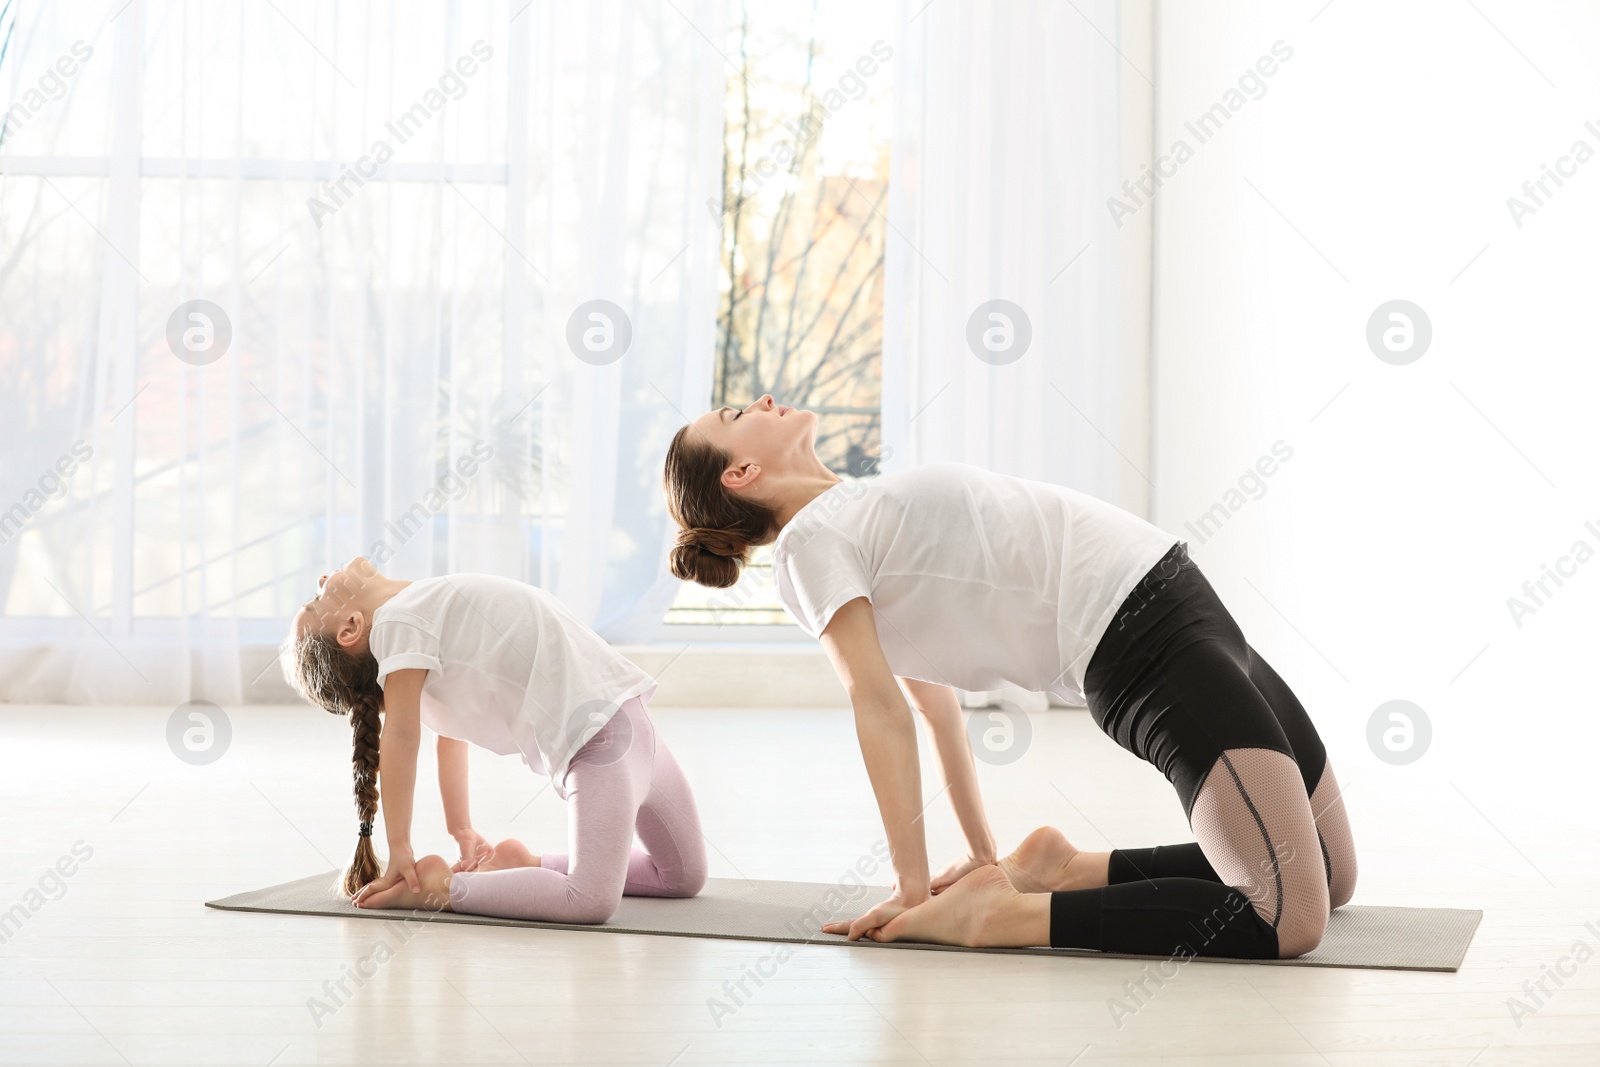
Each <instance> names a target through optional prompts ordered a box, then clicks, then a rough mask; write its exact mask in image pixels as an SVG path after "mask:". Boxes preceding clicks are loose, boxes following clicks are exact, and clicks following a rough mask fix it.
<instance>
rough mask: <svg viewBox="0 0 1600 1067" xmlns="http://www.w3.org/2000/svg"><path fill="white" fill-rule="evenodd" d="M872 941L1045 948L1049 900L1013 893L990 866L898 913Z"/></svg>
mask: <svg viewBox="0 0 1600 1067" xmlns="http://www.w3.org/2000/svg"><path fill="white" fill-rule="evenodd" d="M872 939H873V940H874V941H928V942H931V943H933V944H936V945H964V946H966V947H968V948H985V947H1010V948H1017V947H1022V946H1028V945H1048V944H1049V943H1050V897H1049V896H1048V895H1047V894H1044V893H1035V894H1030V895H1023V894H1021V893H1018V892H1017V890H1016V889H1015V888H1014V887H1013V886H1012V884H1011V882H1010V881H1009V880H1008V879H1007V878H1006V875H1005V873H1004V872H1003V871H1002V870H1001V869H1000V868H999V867H997V866H995V865H993V864H989V865H986V866H983V867H979V868H978V869H977V870H975V871H973V872H971V873H970V874H968V875H966V876H965V877H963V878H962V879H961V880H960V881H959V882H956V883H955V884H954V885H952V886H950V887H948V888H947V889H945V891H944V892H942V893H940V894H939V895H938V896H936V897H929V898H928V899H927V900H926V901H924V902H923V903H921V904H918V905H917V906H916V907H914V908H912V909H910V910H909V911H904V912H901V913H900V914H899V915H897V916H896V917H895V918H894V919H893V920H891V921H890V922H889V923H888V925H886V926H884V927H883V928H882V929H880V930H878V931H877V932H876V933H875V934H873V935H872Z"/></svg>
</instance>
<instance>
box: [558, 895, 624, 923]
mask: <svg viewBox="0 0 1600 1067" xmlns="http://www.w3.org/2000/svg"><path fill="white" fill-rule="evenodd" d="M621 904H622V897H621V896H618V897H617V898H616V899H614V900H613V899H610V898H606V897H598V898H597V897H590V898H588V899H585V900H581V901H579V902H578V903H577V904H576V905H574V906H573V907H572V908H571V910H569V911H568V913H567V919H566V921H567V922H570V923H582V924H585V925H597V924H599V923H603V922H605V921H606V920H607V919H609V918H611V916H613V915H615V914H616V913H617V908H618V907H619V906H621Z"/></svg>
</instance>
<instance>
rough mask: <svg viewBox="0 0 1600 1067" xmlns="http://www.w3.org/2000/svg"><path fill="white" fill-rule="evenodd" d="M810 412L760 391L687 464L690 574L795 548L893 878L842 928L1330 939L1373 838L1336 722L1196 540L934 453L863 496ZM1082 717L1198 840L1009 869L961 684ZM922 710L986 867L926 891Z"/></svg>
mask: <svg viewBox="0 0 1600 1067" xmlns="http://www.w3.org/2000/svg"><path fill="white" fill-rule="evenodd" d="M816 426H817V421H816V416H815V415H814V414H812V413H811V412H807V411H799V410H794V409H790V408H786V407H783V406H781V405H777V404H774V403H773V400H772V397H770V396H763V397H762V398H761V399H760V400H758V401H756V402H755V403H753V404H751V405H750V406H749V407H747V408H744V409H742V410H740V409H734V408H721V409H719V410H716V411H711V412H708V413H707V414H705V415H703V416H701V417H700V418H699V419H696V420H695V421H694V422H693V423H692V424H690V425H688V426H685V427H683V428H682V429H681V430H679V431H678V434H677V436H676V437H674V438H673V441H672V444H671V447H670V448H669V449H668V451H667V460H666V471H665V489H666V494H667V503H668V508H669V510H670V511H671V513H672V516H673V517H674V518H675V519H676V520H677V522H678V524H679V526H681V527H682V529H681V530H680V532H679V534H678V540H677V546H676V547H675V548H674V549H673V552H672V571H673V573H674V574H676V575H678V576H679V577H680V578H690V579H693V580H695V581H698V582H700V583H701V584H702V585H708V586H713V587H724V586H729V585H732V584H733V583H734V581H735V580H736V579H737V578H738V575H739V569H740V567H741V565H742V564H743V562H744V560H745V554H746V551H747V550H748V549H749V547H750V546H751V545H759V544H766V543H769V542H775V543H774V545H773V574H774V580H775V582H776V585H777V591H778V595H779V597H780V599H781V600H782V601H783V603H784V605H785V607H787V608H788V610H789V612H790V614H792V615H793V616H794V618H795V620H796V621H797V622H798V623H799V624H800V626H801V627H802V628H804V629H805V630H806V631H807V632H808V633H810V634H812V635H813V636H815V637H817V638H819V639H820V640H821V642H822V646H823V648H824V649H825V650H826V651H827V653H828V656H829V658H830V659H831V660H832V662H833V665H834V669H835V670H836V671H837V672H838V674H839V677H840V680H841V681H843V682H844V685H845V688H846V690H847V691H848V693H849V695H850V702H851V705H852V706H853V708H854V710H855V721H856V733H857V736H858V739H859V741H860V745H861V752H862V755H863V757H864V758H865V760H866V765H867V773H868V777H869V778H870V779H871V781H872V788H873V791H874V793H875V794H876V796H877V799H878V808H879V811H880V812H881V814H882V816H883V824H884V830H885V833H886V835H887V838H888V843H889V848H890V852H891V855H892V857H893V863H894V869H895V874H896V878H897V881H896V887H895V889H894V892H893V895H892V896H891V897H890V898H889V899H888V900H887V901H885V902H884V903H882V904H880V905H878V906H877V907H875V908H873V909H872V910H870V911H869V912H867V913H866V914H865V915H862V916H860V917H859V918H857V919H855V920H854V921H851V922H839V923H832V924H829V925H827V926H824V927H823V929H824V930H826V931H828V932H830V933H848V934H849V936H850V938H851V939H852V940H853V939H856V938H859V937H862V936H869V937H871V938H873V939H874V940H879V941H894V940H914V941H934V942H940V943H945V944H960V945H973V946H979V945H984V946H989V945H996V946H998V945H1010V946H1020V945H1051V946H1055V947H1063V948H1065V947H1072V948H1090V949H1099V950H1102V951H1114V952H1130V953H1141V954H1150V955H1166V954H1169V953H1180V954H1184V955H1190V954H1198V955H1209V956H1231V957H1239V958H1248V959H1280V958H1289V957H1293V956H1298V955H1301V954H1302V953H1305V952H1308V951H1310V950H1311V949H1313V948H1315V947H1316V946H1317V944H1318V943H1319V942H1320V941H1321V939H1322V934H1323V930H1324V928H1325V927H1326V925H1327V921H1328V912H1329V909H1330V908H1332V907H1338V906H1339V905H1341V904H1343V903H1344V902H1345V901H1347V900H1349V899H1350V894H1351V892H1352V891H1353V890H1354V887H1355V879H1356V860H1355V846H1354V843H1353V841H1352V839H1351V836H1350V827H1349V824H1348V822H1347V820H1346V817H1345V811H1344V805H1343V801H1342V800H1341V798H1340V794H1339V786H1338V783H1337V782H1336V781H1335V780H1334V776H1333V769H1332V767H1331V766H1330V765H1329V763H1328V760H1327V755H1326V752H1325V750H1324V748H1323V745H1322V742H1321V740H1320V738H1319V737H1318V736H1317V731H1316V728H1315V727H1314V726H1313V724H1312V722H1311V720H1310V718H1309V717H1307V715H1306V712H1305V709H1304V708H1302V707H1301V706H1300V702H1299V701H1298V700H1296V699H1295V696H1294V694H1293V693H1292V692H1290V690H1289V687H1288V686H1287V685H1285V684H1284V682H1283V680H1282V679H1281V678H1279V677H1278V675H1277V674H1276V673H1275V672H1274V671H1273V669H1272V668H1271V667H1270V666H1268V665H1267V662H1266V661H1265V660H1264V659H1262V658H1261V656H1260V655H1259V654H1258V653H1256V652H1255V650H1254V649H1252V648H1251V647H1250V645H1249V644H1248V643H1247V642H1246V641H1245V639H1244V635H1243V634H1242V633H1241V632H1240V630H1239V627H1238V625H1237V624H1236V623H1235V622H1234V620H1233V618H1232V617H1231V616H1230V615H1229V614H1228V611H1227V609H1226V608H1224V607H1223V605H1222V602H1221V601H1220V600H1218V598H1217V594H1216V592H1215V591H1214V590H1213V589H1212V588H1211V585H1210V583H1209V582H1207V581H1206V579H1205V577H1204V576H1203V575H1201V573H1200V570H1199V568H1198V567H1196V566H1195V564H1194V562H1193V561H1192V560H1190V559H1189V557H1188V555H1187V552H1186V546H1185V545H1184V544H1183V543H1182V542H1180V541H1177V539H1175V538H1173V537H1171V536H1169V535H1167V534H1166V533H1163V532H1162V531H1161V530H1159V529H1157V528H1156V527H1155V526H1152V525H1151V524H1150V523H1148V522H1145V521H1144V520H1142V519H1140V518H1138V517H1137V516H1135V515H1132V514H1130V513H1128V512H1126V511H1123V510H1121V509H1119V508H1116V507H1114V506H1112V505H1110V504H1107V503H1105V502H1103V501H1100V500H1097V499H1095V498H1093V497H1090V496H1087V495H1085V494H1083V493H1079V492H1076V491H1074V490H1071V489H1066V488H1062V487H1060V486H1055V485H1047V484H1044V483H1042V482H1034V481H1026V480H1023V479H1020V478H1013V477H1009V476H1006V475H999V474H992V473H989V472H987V471H984V470H981V469H979V468H976V467H971V466H966V465H964V464H956V463H937V464H929V465H927V466H922V467H916V468H913V469H910V470H904V471H897V472H894V473H891V474H884V475H880V476H879V477H877V478H875V479H873V480H871V481H869V482H860V483H846V482H843V481H841V480H840V479H839V478H838V477H836V476H835V475H834V474H833V473H832V472H831V471H829V470H828V469H827V467H826V466H824V465H823V463H822V461H821V460H820V459H818V458H817V454H816V449H815V442H816ZM952 686H955V687H959V688H963V689H974V690H985V689H999V688H1003V687H1006V686H1020V687H1021V688H1023V689H1027V690H1031V691H1035V692H1044V691H1049V692H1054V693H1057V694H1060V695H1062V696H1063V697H1066V698H1068V699H1070V700H1073V701H1075V702H1083V703H1087V705H1088V708H1089V712H1090V714H1091V715H1092V716H1093V718H1094V721H1095V722H1096V724H1098V725H1099V726H1100V728H1101V729H1103V730H1105V731H1106V733H1107V734H1109V735H1110V736H1111V737H1112V738H1113V739H1114V740H1115V741H1116V742H1117V743H1118V744H1119V745H1121V746H1122V747H1123V748H1126V749H1128V750H1129V751H1130V752H1132V753H1133V754H1134V755H1136V756H1139V757H1141V758H1143V759H1145V760H1148V761H1149V762H1150V763H1152V764H1154V765H1155V766H1156V767H1158V768H1159V769H1160V770H1161V771H1162V773H1164V774H1165V775H1166V776H1167V779H1168V780H1169V781H1170V782H1171V783H1172V784H1173V786H1174V788H1176V790H1177V792H1178V799H1179V800H1180V801H1181V802H1182V804H1183V810H1184V814H1185V815H1186V816H1187V817H1188V820H1189V825H1190V828H1191V829H1192V830H1193V832H1194V835H1195V837H1196V839H1197V840H1196V841H1194V842H1190V843H1186V844H1177V845H1163V846H1157V847H1155V848H1141V849H1115V850H1113V851H1111V852H1083V851H1080V850H1079V849H1077V848H1075V847H1074V846H1073V845H1072V844H1070V843H1069V842H1068V841H1067V839H1066V838H1065V837H1064V836H1063V835H1062V834H1061V833H1060V832H1059V831H1057V830H1054V829H1051V828H1049V827H1041V828H1040V829H1038V830H1036V831H1034V832H1033V833H1032V834H1031V835H1029V836H1028V838H1027V839H1026V840H1025V841H1023V843H1022V845H1021V846H1020V847H1019V848H1018V849H1017V850H1016V851H1015V852H1012V853H1011V854H1010V855H1008V856H1006V857H1004V858H999V857H998V856H997V855H996V849H995V843H994V839H993V837H992V835H991V834H990V832H989V827H988V822H987V820H986V818H985V815H984V810H983V802H982V800H981V798H980V797H979V795H978V786H977V778H976V774H975V771H974V767H973V763H972V752H971V748H970V745H969V743H968V741H967V733H966V730H965V729H964V728H963V725H962V717H961V710H960V707H959V706H958V703H957V701H956V697H955V694H954V693H953V691H952V689H951V687H952ZM908 697H909V701H910V705H911V706H912V707H915V708H916V709H917V711H918V712H920V713H921V716H922V718H923V721H924V722H925V724H926V725H927V727H928V730H929V733H930V735H931V737H932V740H933V745H934V749H935V751H936V752H937V753H938V758H939V763H940V767H941V769H942V771H943V773H944V778H945V781H946V783H947V785H948V787H949V791H950V800H951V803H952V805H953V806H954V808H955V813H956V816H957V819H958V820H959V822H960V824H961V828H962V831H963V833H964V835H965V837H966V840H967V844H968V849H969V852H968V855H967V856H966V857H965V858H964V859H962V860H959V861H957V862H955V863H953V864H951V865H950V866H949V867H947V868H946V869H945V870H944V871H943V872H941V873H940V874H938V875H936V876H933V877H931V878H930V876H929V870H928V861H927V852H926V843H925V839H924V835H923V830H922V824H921V822H920V821H919V816H920V812H921V810H922V806H923V802H922V788H921V782H920V772H919V770H918V766H917V744H916V732H915V728H914V726H913V717H912V715H911V712H910V709H909V708H908V707H907V698H908Z"/></svg>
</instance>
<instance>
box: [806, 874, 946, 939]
mask: <svg viewBox="0 0 1600 1067" xmlns="http://www.w3.org/2000/svg"><path fill="white" fill-rule="evenodd" d="M924 899H926V898H924ZM921 903H922V901H921V900H910V899H908V898H906V897H905V896H903V895H902V894H901V892H900V889H899V887H898V886H896V887H895V890H894V892H893V893H892V894H891V895H890V897H889V899H888V900H886V901H884V902H883V903H882V904H879V905H878V906H876V907H875V908H873V909H872V910H871V911H869V912H867V913H866V914H865V915H863V916H861V917H860V918H859V919H855V920H844V919H841V920H840V921H838V922H831V923H823V924H822V932H823V933H825V934H848V935H849V939H850V940H851V941H859V940H861V939H862V938H863V937H865V938H867V939H868V940H870V941H877V940H879V938H878V937H876V936H874V935H876V934H877V932H878V931H879V930H881V929H883V928H884V927H885V926H888V925H889V924H890V923H891V922H893V921H894V920H895V919H896V918H897V917H898V916H899V915H900V914H901V913H902V912H906V911H910V910H911V909H912V908H914V907H916V906H917V905H918V904H921Z"/></svg>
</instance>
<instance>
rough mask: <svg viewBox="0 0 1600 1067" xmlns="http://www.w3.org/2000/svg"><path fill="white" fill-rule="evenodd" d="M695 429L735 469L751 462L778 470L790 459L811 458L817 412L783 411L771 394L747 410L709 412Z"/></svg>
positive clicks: (784, 408)
mask: <svg viewBox="0 0 1600 1067" xmlns="http://www.w3.org/2000/svg"><path fill="white" fill-rule="evenodd" d="M694 427H695V429H696V430H698V431H699V432H700V433H702V434H703V435H705V438H706V440H708V441H710V442H711V443H712V444H714V445H716V446H717V447H718V448H720V449H722V450H723V451H724V452H726V453H727V454H728V455H729V456H730V457H732V459H733V463H734V465H735V466H741V465H743V464H746V463H754V464H756V465H757V466H760V467H762V468H765V469H767V470H780V469H782V468H783V467H784V466H785V465H786V464H787V461H788V460H790V459H791V458H793V459H808V458H810V457H811V456H812V455H813V454H814V452H815V447H816V440H817V416H816V413H815V412H812V411H804V410H801V409H799V408H786V407H784V406H783V405H782V404H778V403H776V402H774V401H773V399H772V394H771V393H766V394H763V395H762V397H761V399H759V400H757V401H756V402H755V403H753V404H751V405H750V406H749V407H747V408H717V409H716V410H715V411H708V412H706V413H705V414H704V415H702V416H700V417H699V418H698V419H696V420H695V421H694Z"/></svg>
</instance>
